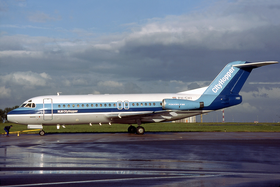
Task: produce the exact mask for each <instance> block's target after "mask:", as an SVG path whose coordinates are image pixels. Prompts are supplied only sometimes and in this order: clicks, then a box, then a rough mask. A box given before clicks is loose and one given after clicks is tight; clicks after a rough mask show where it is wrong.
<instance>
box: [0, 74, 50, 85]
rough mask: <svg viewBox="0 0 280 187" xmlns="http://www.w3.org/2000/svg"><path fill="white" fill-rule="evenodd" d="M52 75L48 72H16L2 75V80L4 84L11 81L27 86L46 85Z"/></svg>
mask: <svg viewBox="0 0 280 187" xmlns="http://www.w3.org/2000/svg"><path fill="white" fill-rule="evenodd" d="M50 79H51V77H50V76H49V75H48V74H46V73H40V74H39V73H34V72H31V71H28V72H15V73H10V74H8V75H4V76H1V82H3V83H4V84H7V83H11V84H15V85H20V86H23V87H25V88H33V87H36V86H46V85H47V81H48V80H50Z"/></svg>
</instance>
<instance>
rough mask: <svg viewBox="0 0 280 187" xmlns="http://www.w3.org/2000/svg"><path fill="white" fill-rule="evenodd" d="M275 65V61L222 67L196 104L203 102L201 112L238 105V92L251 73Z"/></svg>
mask: <svg viewBox="0 0 280 187" xmlns="http://www.w3.org/2000/svg"><path fill="white" fill-rule="evenodd" d="M277 63H278V62H277V61H265V62H253V63H251V62H246V61H235V62H231V63H229V64H227V65H226V66H225V67H224V69H223V70H222V71H221V72H220V73H219V75H218V76H217V77H216V78H215V79H214V80H213V82H212V83H211V84H210V86H209V87H208V88H207V89H206V90H205V92H204V93H203V94H202V96H201V97H200V98H199V99H198V100H196V102H200V103H202V102H203V104H204V106H203V108H202V109H203V110H218V109H221V108H226V107H230V106H234V105H238V104H240V103H241V102H242V96H240V95H239V92H240V90H241V88H242V87H243V85H244V83H245V81H246V80H247V78H248V77H249V75H250V73H251V71H252V70H253V69H254V68H258V67H261V66H266V65H270V64H277Z"/></svg>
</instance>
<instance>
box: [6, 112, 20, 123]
mask: <svg viewBox="0 0 280 187" xmlns="http://www.w3.org/2000/svg"><path fill="white" fill-rule="evenodd" d="M7 120H8V121H9V122H12V123H18V121H17V120H16V118H15V116H14V115H11V114H9V113H8V115H7Z"/></svg>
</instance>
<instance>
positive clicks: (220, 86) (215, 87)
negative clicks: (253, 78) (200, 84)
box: [212, 67, 235, 93]
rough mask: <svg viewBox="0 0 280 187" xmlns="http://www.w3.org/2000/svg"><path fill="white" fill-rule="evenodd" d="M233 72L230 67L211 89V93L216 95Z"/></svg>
mask: <svg viewBox="0 0 280 187" xmlns="http://www.w3.org/2000/svg"><path fill="white" fill-rule="evenodd" d="M234 71H235V70H234V69H233V67H231V68H230V69H229V70H228V72H227V73H226V74H225V75H224V76H223V78H221V79H220V80H219V83H218V84H216V85H215V86H214V87H213V88H212V91H213V92H214V93H217V92H218V91H219V89H221V88H223V84H224V83H225V82H227V81H228V80H229V78H230V77H231V74H232V73H233V72H234Z"/></svg>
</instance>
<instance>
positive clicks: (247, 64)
mask: <svg viewBox="0 0 280 187" xmlns="http://www.w3.org/2000/svg"><path fill="white" fill-rule="evenodd" d="M270 64H278V62H277V61H264V62H252V63H245V64H235V65H232V66H233V67H237V68H258V67H261V66H266V65H270Z"/></svg>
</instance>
